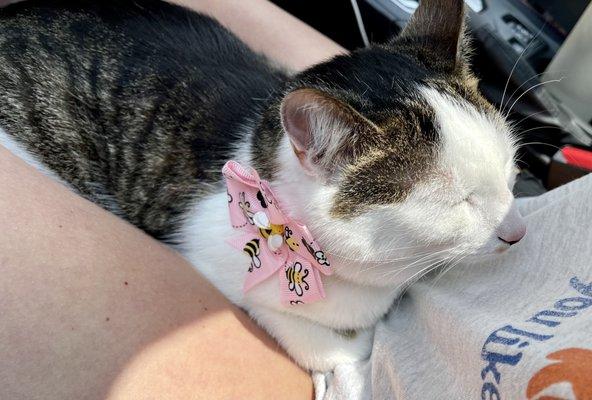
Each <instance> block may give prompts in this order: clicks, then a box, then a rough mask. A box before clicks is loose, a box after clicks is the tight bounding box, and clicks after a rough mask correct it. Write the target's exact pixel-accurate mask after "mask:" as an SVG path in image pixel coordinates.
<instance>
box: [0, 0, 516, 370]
mask: <svg viewBox="0 0 592 400" xmlns="http://www.w3.org/2000/svg"><path fill="white" fill-rule="evenodd" d="M93 3H94V4H93ZM434 3H438V2H437V1H436V2H434ZM452 3H453V4H452ZM451 4H452V5H454V7H452V11H450V10H449V11H448V13H449V14H450V18H452V19H454V20H453V21H452V22H451V26H452V29H444V28H443V29H442V31H436V32H431V34H433V35H434V37H433V38H430V36H429V35H428V36H425V35H423V36H422V35H419V33H421V32H418V33H414V31H413V30H411V29H410V30H409V32H410V33H409V35H412V34H417V35H418V38H420V39H421V40H420V41H419V42H420V44H421V45H422V46H424V47H425V49H426V51H427V53H424V52H423V50H421V51H420V50H418V47H417V44H418V43H416V41H415V40H412V39H411V37H412V36H405V35H403V37H402V39H400V40H399V41H398V42H393V43H392V44H391V45H390V46H377V47H375V48H373V49H370V50H362V51H359V52H356V53H354V54H352V55H351V56H343V57H339V58H336V59H334V60H332V61H330V62H328V63H326V64H322V65H319V66H317V67H314V68H312V69H310V70H308V71H306V72H304V73H302V74H300V75H298V76H296V77H294V78H292V77H289V76H287V75H286V74H285V73H283V72H281V71H279V70H277V69H276V68H273V67H271V66H270V65H269V64H268V63H267V62H266V60H265V59H263V58H262V57H260V56H258V55H255V54H254V53H252V52H251V51H250V50H249V49H248V48H247V47H246V46H245V45H243V44H242V43H240V42H239V41H238V39H236V38H235V37H234V36H233V35H231V34H230V33H229V32H227V31H226V30H225V29H224V28H222V27H221V26H220V25H219V24H217V23H216V22H214V21H213V20H211V19H209V18H206V17H203V16H200V15H198V14H196V13H192V12H189V11H187V10H184V9H182V8H179V7H175V6H171V5H168V4H164V3H159V2H156V1H142V2H139V3H138V2H131V1H130V2H128V1H122V2H115V1H114V2H88V3H87V2H86V1H84V2H74V1H72V2H68V1H55V2H53V1H52V2H47V1H43V2H42V1H39V2H36V1H31V2H26V3H24V4H22V5H20V4H19V5H15V6H11V7H8V8H6V9H0V127H2V128H3V129H4V130H5V131H6V132H7V133H2V132H0V143H2V144H4V145H5V146H7V147H9V148H11V149H12V150H14V151H16V152H20V153H21V155H22V157H23V158H25V159H28V160H34V162H36V163H37V164H38V165H40V166H41V168H45V169H47V170H49V171H53V172H52V173H55V174H56V175H58V176H59V178H61V179H62V180H63V181H65V182H67V184H68V185H70V186H71V187H72V188H73V189H74V190H76V191H78V192H79V193H81V194H82V195H83V196H85V197H87V198H89V199H90V200H92V201H94V202H96V203H98V204H100V205H102V206H103V207H105V208H107V209H109V210H111V211H112V212H115V213H116V214H118V215H120V216H122V217H123V218H126V219H127V220H129V221H130V222H132V223H133V224H135V225H137V226H138V227H140V228H141V229H144V230H145V231H146V232H148V233H150V234H151V235H153V236H155V237H156V238H159V239H164V240H166V241H168V242H169V243H171V244H174V245H176V246H178V248H179V249H180V250H181V251H182V253H183V254H184V255H185V256H186V257H187V258H188V259H189V260H190V261H191V262H192V263H193V264H194V265H195V266H196V268H197V269H198V270H200V271H201V272H202V273H203V274H204V275H205V276H206V277H207V278H208V279H209V280H210V281H211V282H212V283H214V284H215V285H216V286H217V287H218V288H219V289H220V290H221V291H222V292H223V293H224V294H225V295H226V296H227V297H228V298H229V299H231V300H232V301H233V302H235V303H236V304H239V305H241V306H242V307H244V308H246V309H247V310H248V311H249V312H250V314H251V315H252V316H253V317H254V318H255V319H257V320H258V321H259V322H260V323H261V324H262V325H263V326H264V327H265V328H266V329H267V330H268V331H269V332H270V333H271V334H272V335H273V336H275V337H276V338H277V339H278V340H279V341H280V343H282V344H283V345H284V347H286V349H287V350H288V352H289V353H290V354H291V355H292V356H293V357H294V358H295V359H296V360H297V361H298V362H299V363H300V364H302V365H303V366H305V367H307V368H311V369H320V370H327V369H330V368H332V367H333V366H335V365H336V364H337V363H340V362H348V361H355V360H359V359H361V358H364V357H365V356H366V355H367V354H368V351H369V349H370V345H371V337H372V335H371V328H372V326H373V325H374V324H375V323H376V321H377V320H378V319H379V318H380V317H381V316H383V315H384V314H385V313H386V312H387V310H388V309H389V307H390V305H391V304H392V302H393V299H394V298H395V296H396V295H397V294H398V293H399V290H400V289H401V285H402V284H403V283H406V282H409V280H411V279H413V278H415V277H419V276H420V275H421V273H422V272H423V271H425V269H426V268H427V266H428V264H429V266H432V264H433V262H435V261H436V259H438V260H442V259H444V260H450V261H452V260H455V258H456V257H458V258H460V257H461V256H464V254H465V253H479V252H490V251H492V250H494V249H497V248H498V247H499V243H497V242H496V241H495V240H496V237H499V238H500V240H501V241H503V242H506V243H508V242H510V241H513V240H514V239H513V238H517V239H516V240H519V239H520V237H521V235H520V230H521V229H522V228H521V226H519V225H520V224H519V223H517V222H515V221H510V222H508V218H507V217H506V214H508V210H512V209H511V208H510V204H511V194H509V191H508V190H507V187H508V186H509V185H510V184H511V180H512V176H511V168H512V156H513V146H512V141H511V139H510V138H509V135H508V132H507V127H506V126H505V125H504V123H503V120H502V119H501V118H498V116H497V115H496V114H495V110H493V108H492V107H491V106H489V105H488V104H487V103H486V102H485V101H484V100H482V99H481V98H480V97H479V95H478V94H477V92H476V90H475V88H474V82H473V81H472V78H471V77H470V75H467V72H466V71H465V67H464V64H463V63H462V61H460V60H457V47H456V45H452V43H453V42H454V43H457V42H458V40H459V35H460V31H461V26H462V2H457V1H452V2H451ZM437 6H438V4H436V5H435V6H434V5H432V6H431V7H432V9H433V8H434V7H436V8H437ZM426 10H427V11H425V15H424V16H422V15H420V16H419V17H417V19H418V20H421V18H424V19H425V18H432V19H433V18H434V13H433V12H428V11H430V10H429V9H428V8H426ZM432 11H433V10H432ZM423 22H425V21H418V26H419V23H423ZM415 29H418V27H417V26H416V27H415ZM438 35H440V36H438ZM435 39H442V42H443V43H444V44H445V45H446V46H448V47H450V48H440V47H439V46H440V45H437V44H434V43H433V42H432V41H433V40H435ZM430 57H431V60H430ZM445 57H449V58H450V60H448V61H447V60H446V59H445ZM453 99H455V100H453ZM472 130H475V131H478V132H479V133H478V137H477V138H475V137H473V136H471V135H472V134H471V132H472ZM323 132H324V136H323ZM327 132H330V134H329V133H327ZM453 133H454V134H453ZM477 139H478V141H477ZM475 143H483V146H484V148H483V149H481V147H479V148H478V149H475ZM479 146H480V145H479ZM229 159H235V160H237V161H239V162H241V163H243V164H244V165H249V166H253V167H255V168H256V169H257V170H258V171H259V173H260V174H261V175H262V177H263V178H265V179H268V180H270V182H271V185H272V187H273V188H274V191H276V193H277V195H278V196H279V197H280V199H281V200H282V205H283V206H284V207H285V211H286V212H287V213H289V214H290V215H292V216H294V217H295V218H297V219H299V220H301V221H303V222H305V223H306V224H308V225H309V227H310V229H311V231H312V233H313V234H314V235H315V236H316V237H317V239H318V241H319V243H320V244H321V246H323V248H324V249H325V250H326V252H327V255H328V257H329V258H330V260H331V262H332V263H333V264H334V267H335V269H336V273H335V274H334V275H333V276H330V277H325V278H324V285H325V292H326V298H325V299H324V300H323V301H320V302H316V303H313V304H305V305H298V306H293V307H287V306H284V305H282V304H280V302H279V298H280V294H279V286H278V283H277V281H276V280H274V279H268V280H266V281H264V282H262V283H261V284H259V285H257V286H256V287H255V288H253V289H252V290H250V291H249V292H248V293H247V294H246V295H243V293H242V286H243V281H244V279H245V275H246V274H247V266H248V258H247V257H245V255H244V254H242V253H241V252H240V251H237V250H234V249H232V248H230V247H229V246H228V245H227V244H226V243H225V240H226V239H228V238H229V237H232V236H233V235H236V234H237V232H236V230H235V229H233V228H232V226H231V224H230V220H229V215H228V207H227V194H226V189H225V187H224V183H223V181H222V176H221V173H220V170H221V167H222V166H223V164H224V163H225V162H226V161H227V160H229ZM464 159H467V161H466V162H465V160H464ZM473 159H475V160H477V159H478V160H479V161H483V162H486V163H488V165H489V167H490V169H489V170H487V171H484V172H476V171H475V170H474V169H475V166H476V165H477V164H478V163H477V164H475V162H473ZM457 180H462V182H463V185H460V184H458V185H457V182H456V181H457ZM467 182H472V183H471V185H468V184H466V185H465V184H464V183H467ZM461 186H462V189H461V188H460V187H461ZM465 186H466V187H465ZM469 186H470V187H469ZM473 187H475V188H477V187H478V188H479V195H477V194H475V193H477V190H476V189H474V190H473V191H471V190H472V188H473ZM482 188H486V189H487V190H481V189H482ZM465 190H468V193H460V192H465ZM459 196H460V197H459ZM467 199H470V202H469V200H467ZM465 200H466V204H469V203H470V204H471V207H475V208H478V209H479V215H484V217H483V218H481V217H475V216H474V215H473V212H472V208H471V209H470V210H468V209H467V210H465V209H464V208H463V209H462V210H460V211H449V208H453V207H457V203H458V202H459V201H460V202H462V207H464V206H465ZM473 204H478V205H474V206H473ZM467 207H468V206H467ZM448 214H451V215H448ZM489 214H491V215H489ZM508 215H510V216H514V214H513V211H512V212H510V213H509V214H508ZM438 219H440V220H441V221H442V223H441V224H435V222H434V221H436V220H438ZM459 232H460V233H459ZM522 234H523V233H522ZM463 235H464V236H463ZM492 235H494V236H493V239H492V238H491V236H492ZM504 235H507V237H508V238H509V239H506V236H504ZM465 242H466V243H465ZM427 250H429V251H430V252H431V253H432V256H428V258H426V254H427V253H426V251H427ZM461 250H462V251H461ZM436 252H440V255H442V257H435V255H436V254H437V253H436ZM434 257H435V258H434ZM428 261H429V263H428ZM351 331H355V332H356V334H355V335H351V334H349V333H348V332H351ZM346 333H347V334H346Z"/></svg>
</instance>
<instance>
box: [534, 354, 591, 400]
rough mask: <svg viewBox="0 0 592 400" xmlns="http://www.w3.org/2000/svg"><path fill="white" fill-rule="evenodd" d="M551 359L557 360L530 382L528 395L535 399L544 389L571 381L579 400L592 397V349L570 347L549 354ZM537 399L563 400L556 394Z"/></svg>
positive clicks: (588, 399)
mask: <svg viewBox="0 0 592 400" xmlns="http://www.w3.org/2000/svg"><path fill="white" fill-rule="evenodd" d="M547 358H548V359H549V360H557V361H558V362H555V363H553V364H550V365H547V366H546V367H544V368H543V369H541V370H540V371H539V372H537V373H536V374H534V376H533V377H532V378H531V379H530V382H528V388H527V389H526V396H527V398H528V399H534V398H535V396H536V395H537V394H538V393H540V392H542V391H543V390H545V389H547V388H549V387H551V386H552V385H555V384H557V383H561V382H569V383H571V388H572V391H573V393H574V395H575V396H576V398H577V399H578V400H590V399H592V350H587V349H580V348H570V349H563V350H559V351H556V352H554V353H551V354H549V355H547ZM537 400H563V399H561V398H559V397H555V396H542V397H539V398H538V399H537Z"/></svg>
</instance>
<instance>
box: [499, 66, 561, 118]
mask: <svg viewBox="0 0 592 400" xmlns="http://www.w3.org/2000/svg"><path fill="white" fill-rule="evenodd" d="M564 78H565V77H563V76H562V77H561V78H559V79H549V80H548V81H544V82H541V83H537V84H536V85H532V86H531V87H529V88H528V89H527V90H525V91H524V93H522V94H521V95H520V96H518V98H517V99H516V100H514V102H513V103H512V105H511V106H510V108H509V109H508V111H507V112H506V113H505V115H504V116H505V118H508V116H509V115H510V113H511V112H512V109H513V108H514V106H515V105H516V104H517V103H518V102H519V101H520V99H521V98H522V97H524V96H525V95H527V94H528V93H529V92H531V91H533V90H534V89H536V88H538V87H540V86H543V85H547V84H549V83H556V82H561V81H562V80H563V79H564Z"/></svg>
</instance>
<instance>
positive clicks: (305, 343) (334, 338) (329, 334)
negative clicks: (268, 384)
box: [249, 308, 374, 372]
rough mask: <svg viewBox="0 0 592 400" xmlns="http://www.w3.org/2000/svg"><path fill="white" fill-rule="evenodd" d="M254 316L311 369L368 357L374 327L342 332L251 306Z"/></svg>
mask: <svg viewBox="0 0 592 400" xmlns="http://www.w3.org/2000/svg"><path fill="white" fill-rule="evenodd" d="M249 312H250V314H251V316H253V318H255V319H256V320H257V321H258V322H259V324H260V325H261V326H263V327H264V328H265V329H266V330H267V331H268V332H269V333H270V334H271V335H272V336H273V337H274V338H275V339H276V340H277V341H278V342H279V343H280V344H281V345H282V347H284V348H285V349H286V351H287V352H288V353H289V354H290V355H291V356H292V358H293V359H294V360H295V361H296V362H297V363H298V364H300V365H301V366H302V367H304V368H307V369H309V370H311V371H321V372H326V371H331V370H332V369H334V368H335V366H337V365H338V364H344V363H345V364H347V363H352V362H356V361H360V360H364V359H366V358H368V357H369V355H370V351H371V349H372V340H373V337H374V328H371V329H364V330H359V331H355V332H349V333H347V332H339V331H336V330H334V329H331V328H329V327H326V326H323V325H319V324H317V323H315V322H312V321H310V320H307V319H304V318H301V317H298V316H293V315H290V314H286V313H282V312H278V311H274V310H270V309H266V308H253V309H250V310H249Z"/></svg>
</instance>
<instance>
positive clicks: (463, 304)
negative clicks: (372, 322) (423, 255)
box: [314, 175, 592, 400]
mask: <svg viewBox="0 0 592 400" xmlns="http://www.w3.org/2000/svg"><path fill="white" fill-rule="evenodd" d="M519 204H520V209H521V212H522V215H523V216H524V217H525V218H526V221H527V225H528V233H527V236H526V237H525V238H524V239H523V240H522V241H521V242H520V243H519V244H517V245H516V246H514V247H512V248H511V249H510V250H509V251H508V252H506V253H505V254H503V255H501V256H497V257H494V258H491V259H488V260H486V261H484V262H481V263H478V264H459V265H458V266H457V267H455V268H453V269H452V270H451V271H449V272H447V273H446V274H444V275H443V276H440V277H438V274H437V273H436V274H434V275H433V276H430V277H428V278H426V279H424V280H422V281H420V282H418V283H416V284H415V285H413V286H412V287H411V288H410V289H409V290H408V291H407V294H406V295H405V296H404V297H403V298H401V299H400V301H398V303H397V304H396V305H395V306H394V307H393V310H392V311H391V312H390V313H389V315H388V316H387V318H386V319H385V320H384V321H382V322H380V323H379V324H378V326H377V328H376V336H375V341H374V347H373V352H372V356H371V358H370V360H369V361H366V362H363V363H360V364H356V365H342V366H338V367H337V368H336V370H335V371H334V372H333V374H328V375H327V376H320V375H317V376H315V377H314V379H315V384H316V387H317V398H323V399H331V400H333V399H356V400H358V399H378V400H381V399H389V400H391V399H392V400H428V399H429V400H439V399H443V400H444V399H451V400H464V399H475V400H478V399H485V400H489V399H495V400H500V399H509V400H515V399H529V400H534V399H578V400H590V399H592V175H591V176H587V177H585V178H582V179H580V180H578V181H575V182H572V183H571V184H569V185H566V186H563V187H561V188H559V189H556V190H554V191H551V192H549V193H547V194H545V195H542V196H540V197H536V198H529V199H521V200H520V203H519ZM545 396H548V397H545Z"/></svg>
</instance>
